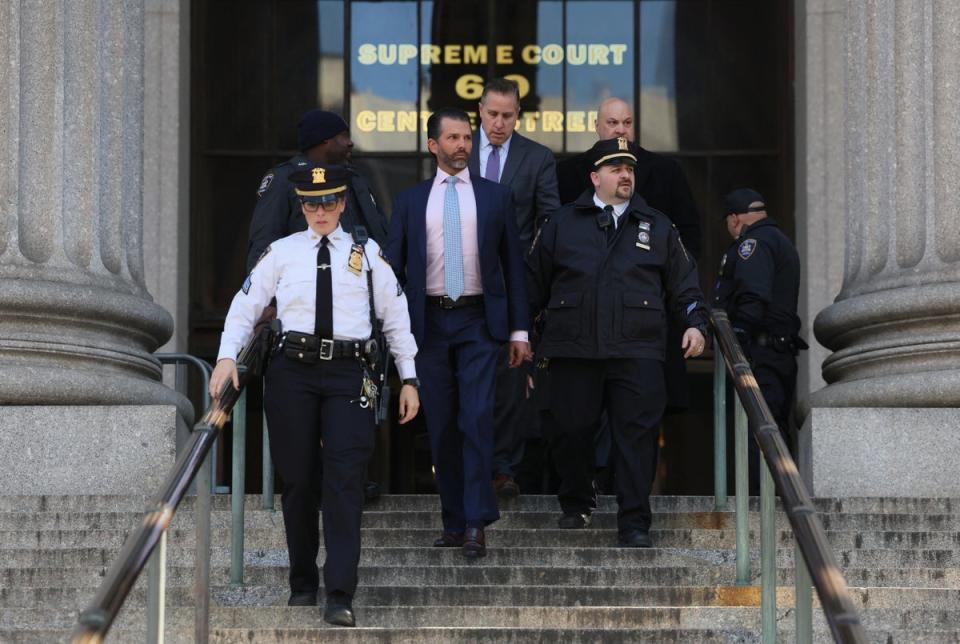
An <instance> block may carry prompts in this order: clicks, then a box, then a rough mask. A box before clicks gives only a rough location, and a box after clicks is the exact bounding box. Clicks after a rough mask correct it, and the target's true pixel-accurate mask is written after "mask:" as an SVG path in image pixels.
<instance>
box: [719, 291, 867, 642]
mask: <svg viewBox="0 0 960 644" xmlns="http://www.w3.org/2000/svg"><path fill="white" fill-rule="evenodd" d="M710 322H711V324H712V326H713V330H714V334H715V338H716V339H717V345H718V347H719V349H720V353H721V354H722V355H723V360H724V362H725V363H726V367H727V372H728V373H729V374H730V377H731V379H732V380H733V384H734V387H735V388H736V392H737V397H738V398H737V400H738V402H739V403H740V404H742V408H743V411H744V412H745V415H746V417H747V418H748V419H749V422H750V426H751V427H753V433H754V437H755V439H756V441H757V443H758V445H759V447H760V452H761V454H762V455H763V460H764V462H765V463H766V464H767V467H766V468H761V470H762V474H767V473H769V479H768V480H767V481H766V482H765V481H764V480H763V479H764V478H767V477H766V476H762V477H761V488H767V492H768V499H770V501H769V508H764V509H767V510H768V512H767V514H769V515H771V516H772V514H773V505H772V497H773V494H772V493H773V488H774V486H775V488H776V492H777V493H778V494H779V495H780V498H781V501H782V503H783V508H784V511H785V512H786V515H787V518H788V519H789V521H790V526H791V527H792V528H793V534H794V538H795V539H796V544H797V555H798V558H802V560H803V561H804V562H805V563H806V568H807V569H808V570H809V573H810V577H811V578H812V582H813V585H814V587H815V588H816V589H817V595H818V596H819V598H820V605H821V607H822V608H823V612H824V615H825V616H826V619H827V623H828V624H829V625H830V630H831V632H832V634H833V639H834V641H837V642H843V643H848V642H849V643H857V644H859V643H861V642H862V643H864V644H865V643H866V642H867V636H866V632H865V630H864V628H863V624H862V623H861V621H860V615H859V613H858V612H857V609H856V607H855V606H854V603H853V599H852V598H851V596H850V591H849V589H848V588H847V584H846V581H845V580H844V578H843V572H842V571H841V569H840V567H839V566H838V565H837V562H836V560H835V558H834V556H833V551H832V549H831V548H830V544H829V542H828V541H827V535H826V532H825V531H824V529H823V525H822V524H821V523H820V519H819V518H818V517H817V514H816V511H815V510H814V506H813V502H812V500H811V499H810V495H809V493H808V492H807V489H806V486H805V485H804V483H803V480H802V479H801V478H800V472H799V471H798V470H797V465H796V463H795V462H794V460H793V458H792V457H791V456H790V451H789V450H788V448H787V445H786V443H785V442H784V440H783V437H782V436H780V430H779V428H778V427H777V423H776V421H775V420H774V418H773V414H772V413H771V412H770V408H769V407H768V406H767V402H766V400H764V398H763V394H762V393H761V392H760V387H759V385H758V384H757V380H756V378H755V377H754V375H753V371H752V370H751V369H750V364H749V363H748V362H747V359H746V357H745V356H744V353H743V349H742V348H741V347H740V343H739V342H737V338H736V336H735V335H734V333H733V328H732V327H731V326H730V320H729V319H728V318H727V314H726V313H725V312H724V311H722V310H719V309H714V310H712V311H711V312H710ZM744 451H745V450H744ZM739 457H740V455H738V459H739ZM744 465H745V463H744ZM739 469H740V467H739V466H738V470H739ZM744 469H745V467H744ZM739 487H740V486H738V488H739ZM761 492H763V489H761ZM740 497H741V490H740V489H738V490H737V501H738V506H739V505H740V503H739V502H740ZM762 505H763V504H762ZM738 509H739V508H738ZM764 523H767V525H763V526H762V528H761V531H763V530H766V532H767V533H768V534H767V539H768V542H767V543H765V544H763V547H762V553H761V558H766V559H767V562H766V565H765V567H770V563H769V562H770V561H773V566H774V570H773V575H772V576H773V579H772V580H767V579H764V580H763V582H768V581H772V584H773V586H772V587H770V584H769V583H764V585H765V586H767V588H766V589H763V588H762V589H761V595H762V596H764V597H767V598H769V594H770V593H772V594H773V598H774V601H775V597H776V570H775V560H774V559H773V557H774V556H775V546H776V541H775V535H774V534H773V533H774V527H775V526H774V525H773V524H772V522H764ZM738 541H739V539H738ZM761 541H763V535H762V534H761ZM771 546H772V547H771ZM738 559H739V553H738ZM799 563H800V562H799V561H798V564H799ZM738 564H739V561H738ZM800 568H801V566H799V565H798V575H799V573H800ZM738 569H739V565H738ZM800 584H801V580H800V578H799V576H798V580H797V587H798V588H799V587H800ZM764 590H766V592H764ZM768 601H769V599H768ZM798 601H799V596H798ZM765 603H767V602H765ZM774 618H775V615H774ZM763 621H764V627H765V633H764V641H767V635H768V631H769V629H770V628H771V625H770V624H768V623H767V622H768V621H769V620H768V619H767V617H766V615H765V616H764V620H763ZM775 628H776V623H775V619H774V623H773V624H772V629H774V632H773V633H772V636H773V637H775V635H776V633H775ZM798 636H799V633H798Z"/></svg>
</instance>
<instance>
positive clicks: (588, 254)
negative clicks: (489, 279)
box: [527, 190, 707, 360]
mask: <svg viewBox="0 0 960 644" xmlns="http://www.w3.org/2000/svg"><path fill="white" fill-rule="evenodd" d="M601 212H602V211H601V210H600V209H599V208H598V207H597V206H596V204H595V203H594V201H593V191H592V190H591V191H586V192H584V193H583V194H582V195H581V196H580V198H579V199H577V201H576V202H574V203H572V204H567V205H566V206H563V207H562V208H560V210H558V211H557V212H556V213H555V215H554V216H553V217H552V218H551V219H550V220H549V221H548V222H547V223H546V224H545V225H544V227H543V228H542V229H541V234H540V236H539V238H538V239H537V240H535V241H534V244H533V247H532V248H531V250H530V253H529V255H528V258H527V265H528V277H529V279H528V288H529V291H530V302H531V307H530V308H531V313H532V314H534V315H536V314H537V313H539V312H541V311H544V312H545V317H544V320H543V322H544V327H543V334H542V336H541V339H540V342H539V346H538V348H537V354H538V356H542V357H548V358H550V357H563V358H594V359H606V358H650V359H655V360H663V359H664V347H665V345H666V338H667V318H668V315H675V316H676V319H677V320H680V321H681V324H683V325H684V327H685V328H687V327H692V326H693V327H699V328H700V329H701V330H705V328H706V323H707V313H706V310H705V308H704V306H703V294H702V293H701V291H700V287H699V285H698V284H697V266H696V262H695V261H694V260H693V258H692V257H691V256H690V254H689V253H688V252H687V250H686V248H684V246H683V243H682V242H681V241H680V235H679V234H678V233H677V229H676V228H674V226H673V225H672V224H671V223H670V220H669V219H667V217H666V216H665V215H664V214H663V213H661V212H659V211H657V210H655V209H653V208H651V207H650V206H648V205H647V204H646V202H645V201H644V200H643V198H642V197H640V196H639V195H634V196H633V199H631V201H630V205H629V206H628V207H627V209H626V210H625V211H624V213H623V215H622V216H621V217H620V225H619V226H618V228H617V232H616V237H615V239H614V241H613V242H612V244H609V245H608V243H607V233H606V232H605V231H604V230H603V229H601V228H600V225H599V223H598V215H600V214H601ZM644 240H646V241H644ZM642 246H646V247H649V249H647V248H644V247H642Z"/></svg>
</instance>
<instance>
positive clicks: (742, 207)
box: [723, 188, 767, 217]
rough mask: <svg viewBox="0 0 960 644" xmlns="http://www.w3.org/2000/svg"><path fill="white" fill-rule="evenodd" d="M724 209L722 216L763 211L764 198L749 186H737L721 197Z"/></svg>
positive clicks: (764, 206)
mask: <svg viewBox="0 0 960 644" xmlns="http://www.w3.org/2000/svg"><path fill="white" fill-rule="evenodd" d="M723 202H724V206H725V207H724V211H723V216H724V217H727V216H728V215H739V214H741V213H744V212H763V211H765V210H766V209H767V204H766V200H765V199H764V198H763V195H762V194H760V193H759V192H757V191H756V190H752V189H750V188H738V189H736V190H734V191H733V192H731V193H729V194H728V195H727V196H726V197H724V198H723ZM754 203H759V204H760V205H757V206H751V205H750V204H754Z"/></svg>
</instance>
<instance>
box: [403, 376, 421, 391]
mask: <svg viewBox="0 0 960 644" xmlns="http://www.w3.org/2000/svg"><path fill="white" fill-rule="evenodd" d="M400 384H403V385H410V386H411V387H413V388H414V389H419V388H420V379H419V378H404V379H403V380H401V381H400Z"/></svg>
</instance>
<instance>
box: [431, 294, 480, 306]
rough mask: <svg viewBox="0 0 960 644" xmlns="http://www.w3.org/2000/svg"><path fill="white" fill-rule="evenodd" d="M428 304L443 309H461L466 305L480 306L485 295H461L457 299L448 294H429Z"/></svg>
mask: <svg viewBox="0 0 960 644" xmlns="http://www.w3.org/2000/svg"><path fill="white" fill-rule="evenodd" d="M427 304H428V305H429V306H436V307H439V308H441V309H460V308H463V307H465V306H478V305H480V304H483V295H461V296H460V297H458V298H457V299H455V300H452V299H450V298H449V297H447V296H446V295H428V296H427Z"/></svg>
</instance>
